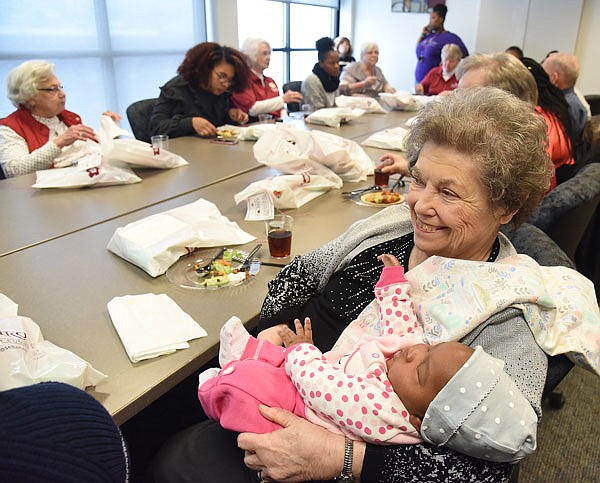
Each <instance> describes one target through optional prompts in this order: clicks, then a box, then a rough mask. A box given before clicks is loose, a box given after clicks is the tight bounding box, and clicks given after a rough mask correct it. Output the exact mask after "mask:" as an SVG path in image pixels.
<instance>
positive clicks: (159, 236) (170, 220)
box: [107, 198, 255, 277]
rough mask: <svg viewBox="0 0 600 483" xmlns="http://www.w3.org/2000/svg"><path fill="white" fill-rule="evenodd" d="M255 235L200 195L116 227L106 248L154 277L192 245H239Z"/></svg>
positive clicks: (185, 252)
mask: <svg viewBox="0 0 600 483" xmlns="http://www.w3.org/2000/svg"><path fill="white" fill-rule="evenodd" d="M254 239H255V237H254V236H252V235H250V234H249V233H246V232H245V231H243V230H242V229H241V228H240V227H239V226H238V225H237V223H235V222H233V221H230V220H229V219H227V217H225V216H223V215H221V213H220V212H219V209H218V208H217V207H216V206H215V204H214V203H211V202H210V201H207V200H205V199H202V198H201V199H199V200H198V201H195V202H194V203H190V204H187V205H183V206H180V207H178V208H174V209H172V210H169V211H166V212H164V213H159V214H156V215H151V216H149V217H147V218H143V219H141V220H138V221H134V222H133V223H129V224H128V225H126V226H123V227H119V228H117V229H116V230H115V233H114V234H113V236H112V238H111V239H110V241H109V242H108V246H107V249H108V250H110V251H111V252H113V253H115V254H117V255H119V256H120V257H122V258H124V259H125V260H127V261H129V262H131V263H133V264H134V265H137V266H138V267H140V268H141V269H143V270H145V271H146V272H147V273H148V274H150V275H151V276H153V277H157V276H158V275H162V274H163V273H165V272H166V271H167V269H168V268H169V267H170V266H171V265H173V263H175V262H176V261H177V260H178V259H179V257H181V256H182V255H185V254H187V253H189V252H190V250H189V249H191V248H199V247H216V246H224V245H241V244H244V243H248V242H251V241H252V240H254Z"/></svg>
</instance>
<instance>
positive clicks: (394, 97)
mask: <svg viewBox="0 0 600 483" xmlns="http://www.w3.org/2000/svg"><path fill="white" fill-rule="evenodd" d="M379 99H380V100H381V101H382V103H383V104H384V105H386V106H388V107H389V108H390V109H394V110H398V111H416V110H417V109H419V103H418V102H417V99H415V97H414V96H412V95H411V94H410V92H406V91H396V92H394V93H393V94H392V93H390V92H381V93H380V94H379Z"/></svg>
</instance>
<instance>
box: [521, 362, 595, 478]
mask: <svg viewBox="0 0 600 483" xmlns="http://www.w3.org/2000/svg"><path fill="white" fill-rule="evenodd" d="M558 389H559V390H561V391H562V392H563V394H564V396H565V399H566V403H565V405H564V406H563V408H562V409H559V410H555V409H552V408H550V407H549V406H548V405H547V404H545V405H544V417H543V419H542V422H541V423H540V427H539V431H538V449H537V450H536V452H535V453H534V454H533V455H531V456H530V457H529V458H527V459H526V460H525V461H523V462H522V464H521V472H520V475H519V483H596V482H598V483H600V378H599V377H597V376H595V375H594V374H592V373H590V372H588V371H586V370H584V369H581V368H579V367H575V368H573V369H572V370H571V372H569V374H568V375H567V377H566V378H565V379H564V380H563V381H562V383H561V384H560V385H559V387H558Z"/></svg>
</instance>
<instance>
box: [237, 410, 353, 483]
mask: <svg viewBox="0 0 600 483" xmlns="http://www.w3.org/2000/svg"><path fill="white" fill-rule="evenodd" d="M259 410H260V413H261V414H262V415H263V416H264V417H265V418H267V419H269V420H271V421H273V422H276V423H278V424H280V425H281V426H283V429H280V430H277V431H273V432H272V433H266V434H254V433H242V434H240V435H239V436H238V446H239V447H240V448H241V449H243V450H244V451H245V455H244V463H245V464H246V466H248V468H250V469H252V470H254V471H257V472H261V473H260V475H261V477H262V478H263V479H266V480H267V481H282V482H295V481H310V480H329V479H332V478H333V477H335V476H337V475H339V474H340V472H341V469H342V466H343V462H344V437H343V436H340V435H337V434H333V433H331V432H330V431H327V430H326V429H324V428H321V427H320V426H317V425H315V424H312V423H310V422H308V421H307V420H305V419H302V418H300V417H298V416H296V415H294V414H292V413H290V412H289V411H286V410H284V409H280V408H269V407H266V406H264V405H260V406H259ZM364 450H365V445H364V443H355V444H354V453H355V454H354V463H355V464H354V466H353V472H354V476H360V475H359V473H360V468H361V467H362V461H363V459H364Z"/></svg>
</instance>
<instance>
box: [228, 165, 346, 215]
mask: <svg viewBox="0 0 600 483" xmlns="http://www.w3.org/2000/svg"><path fill="white" fill-rule="evenodd" d="M336 187H337V186H336V185H335V183H333V182H332V181H331V180H328V179H327V178H325V177H323V176H319V175H312V176H311V175H309V174H306V173H305V174H303V175H302V174H285V175H281V176H272V177H269V178H266V179H263V180H260V181H255V182H254V183H251V184H250V185H248V187H246V188H245V189H244V190H242V191H240V192H239V193H237V194H236V195H235V196H234V199H235V202H236V204H239V203H240V202H242V201H244V200H247V199H248V198H250V197H251V196H254V195H256V194H257V193H260V192H265V193H267V194H268V195H269V196H270V197H271V199H272V200H273V204H274V206H275V208H278V209H280V210H285V209H289V208H300V207H301V206H302V205H305V204H306V203H308V202H309V201H311V200H314V199H315V198H317V197H318V196H321V195H322V194H323V193H325V192H327V191H329V190H330V189H332V188H336Z"/></svg>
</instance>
